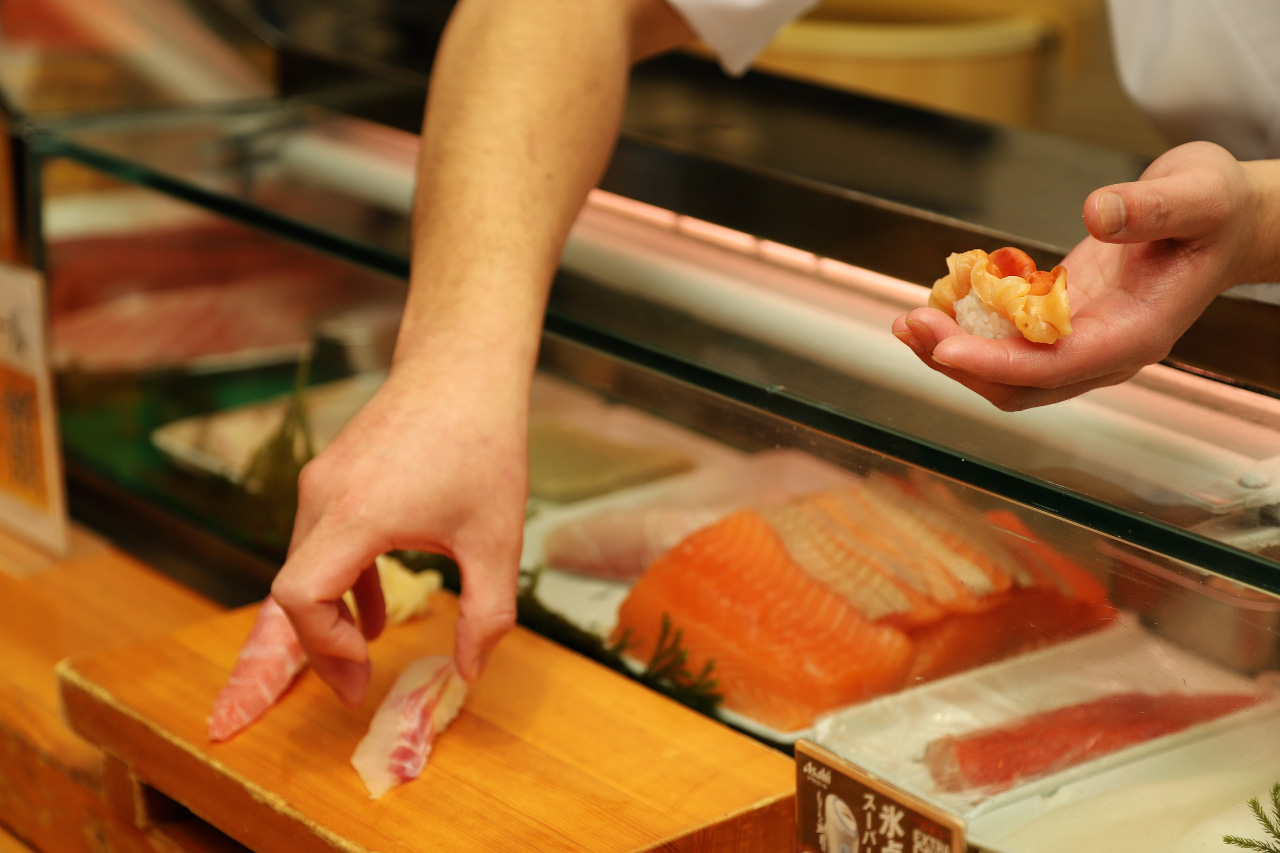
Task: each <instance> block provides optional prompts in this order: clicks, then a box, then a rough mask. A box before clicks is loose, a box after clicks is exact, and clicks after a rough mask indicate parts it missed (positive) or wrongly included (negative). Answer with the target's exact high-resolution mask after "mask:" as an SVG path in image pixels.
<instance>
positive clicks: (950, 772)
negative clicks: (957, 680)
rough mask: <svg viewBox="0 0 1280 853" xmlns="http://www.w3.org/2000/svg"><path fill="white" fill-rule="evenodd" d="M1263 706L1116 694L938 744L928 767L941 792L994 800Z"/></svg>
mask: <svg viewBox="0 0 1280 853" xmlns="http://www.w3.org/2000/svg"><path fill="white" fill-rule="evenodd" d="M1259 701H1261V697H1259V696H1256V695H1252V694H1231V693H1225V694H1213V693H1209V694H1200V695H1188V694H1180V693H1164V694H1151V693H1117V694H1113V695H1110V696H1104V697H1102V698H1100V699H1095V700H1092V701H1089V702H1082V703H1080V704H1078V705H1069V706H1066V707H1063V708H1057V709H1054V710H1052V711H1046V712H1043V713H1040V714H1034V715H1031V716H1029V717H1025V718H1023V719H1020V720H1014V721H1013V722H1011V723H1007V724H1005V725H1002V726H995V727H992V728H985V729H979V730H976V731H973V732H969V733H968V734H964V735H959V736H948V737H943V738H939V739H938V740H935V741H934V742H933V743H931V744H929V746H928V747H927V749H926V750H925V763H926V765H927V766H928V768H929V772H930V773H931V774H932V775H933V778H934V781H935V782H936V783H937V784H938V786H939V787H940V788H942V789H943V790H947V791H962V790H966V789H970V788H977V789H981V790H983V791H985V792H987V793H990V794H995V793H999V792H1000V791H1004V790H1007V789H1009V788H1011V787H1013V786H1014V785H1015V784H1017V783H1019V782H1025V781H1029V780H1031V779H1036V778H1039V777H1041V776H1046V775H1048V774H1050V773H1054V772H1057V771H1060V770H1064V769H1066V768H1068V767H1072V766H1074V765H1077V764H1080V763H1083V762H1085V761H1088V760H1090V759H1093V758H1098V757H1100V756H1103V755H1107V754H1109V753H1112V752H1115V751H1116V750H1119V749H1123V748H1124V747H1128V746H1133V745H1134V744H1138V743H1142V742H1143V741H1147V740H1151V739H1152V738H1157V737H1161V736H1163V735H1168V734H1173V733H1174V732H1178V731H1182V730H1183V729H1186V728H1189V727H1191V726H1193V725H1196V724H1198V723H1204V722H1208V721H1209V720H1212V719H1216V718H1218V717H1221V716H1224V715H1226V714H1230V713H1232V712H1234V711H1239V710H1241V709H1243V708H1248V707H1250V706H1251V705H1255V704H1257V703H1258V702H1259Z"/></svg>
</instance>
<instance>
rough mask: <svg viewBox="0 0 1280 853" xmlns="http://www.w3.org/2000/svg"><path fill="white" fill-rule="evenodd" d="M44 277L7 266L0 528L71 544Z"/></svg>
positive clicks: (0, 368) (1, 313)
mask: <svg viewBox="0 0 1280 853" xmlns="http://www.w3.org/2000/svg"><path fill="white" fill-rule="evenodd" d="M55 421H56V414H55V409H54V403H53V377H52V374H51V371H50V370H49V358H48V329H47V321H46V318H45V296H44V279H43V278H42V277H41V276H40V275H39V274H38V273H36V272H35V271H34V270H30V269H25V268H22V267H15V266H11V265H9V264H3V263H0V526H4V527H6V528H8V529H10V530H12V531H13V532H14V533H16V534H18V535H20V536H24V537H26V538H28V539H31V540H33V541H34V542H36V543H37V544H40V545H43V546H45V547H47V548H49V549H50V550H52V551H54V552H57V553H62V552H65V551H66V549H67V543H68V538H69V536H68V527H69V525H68V522H67V512H66V495H65V493H64V489H63V485H62V465H61V459H60V457H59V454H58V450H59V443H58V433H57V424H56V422H55Z"/></svg>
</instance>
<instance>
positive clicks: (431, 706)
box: [351, 655, 467, 800]
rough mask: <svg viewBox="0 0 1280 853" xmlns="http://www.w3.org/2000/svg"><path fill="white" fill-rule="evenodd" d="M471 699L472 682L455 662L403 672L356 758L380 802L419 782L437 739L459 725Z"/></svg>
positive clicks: (427, 663)
mask: <svg viewBox="0 0 1280 853" xmlns="http://www.w3.org/2000/svg"><path fill="white" fill-rule="evenodd" d="M466 698H467V683H466V681H464V680H463V679H462V676H461V675H459V674H458V670H457V668H456V667H455V666H454V663H453V658H450V657H446V656H444V655H431V656H429V657H424V658H419V659H418V660H416V661H414V662H413V663H411V664H409V665H408V666H407V667H405V668H404V670H403V671H402V672H401V673H400V676H399V677H398V678H397V679H396V681H395V684H393V685H392V686H391V691H390V692H389V693H388V694H387V696H386V698H385V699H383V700H382V704H381V705H379V706H378V710H377V711H375V712H374V715H373V720H372V721H371V722H370V723H369V731H368V732H367V733H366V734H365V736H364V738H363V739H362V740H361V741H360V743H359V744H358V745H357V746H356V751H355V752H354V753H352V755H351V766H352V767H354V768H355V769H356V772H357V773H359V774H360V779H361V781H363V782H364V786H365V788H367V789H368V790H369V796H370V797H371V798H373V799H375V800H376V799H377V798H378V797H381V796H382V795H383V794H385V793H386V792H387V791H390V790H391V789H392V788H394V787H396V786H397V785H400V784H401V783H403V782H408V781H409V780H411V779H416V778H418V776H419V774H421V773H422V769H423V768H424V767H426V765H427V758H428V756H429V755H430V754H431V747H432V745H433V744H434V743H435V739H436V737H438V736H439V735H440V733H441V732H443V731H444V730H445V728H446V727H447V726H448V725H449V724H450V723H451V722H453V719H454V718H455V717H456V716H458V712H459V711H460V710H461V709H462V703H463V702H464V701H465V700H466Z"/></svg>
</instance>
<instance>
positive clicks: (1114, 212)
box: [1084, 143, 1238, 243]
mask: <svg viewBox="0 0 1280 853" xmlns="http://www.w3.org/2000/svg"><path fill="white" fill-rule="evenodd" d="M1206 146H1207V143H1206ZM1183 148H1185V149H1186V150H1185V151H1181V150H1180V151H1179V152H1178V154H1177V155H1175V156H1174V157H1173V158H1171V163H1169V164H1167V165H1165V166H1164V168H1162V169H1161V170H1160V174H1159V176H1157V177H1149V178H1144V179H1142V180H1139V181H1133V182H1131V183H1126V184H1113V185H1112V186H1108V187H1102V188H1100V189H1096V190H1094V191H1093V192H1092V193H1090V194H1089V196H1088V197H1087V198H1086V199H1085V202H1084V223H1085V227H1086V228H1088V229H1089V233H1090V234H1092V235H1093V236H1094V237H1096V238H1097V239H1099V240H1101V241H1103V242H1104V243H1151V242H1155V241H1157V240H1194V239H1198V238H1201V237H1204V236H1206V235H1207V234H1212V233H1214V232H1216V231H1217V230H1218V229H1219V228H1221V227H1222V226H1223V225H1224V224H1225V223H1226V222H1227V220H1228V218H1229V217H1230V216H1231V213H1232V209H1233V201H1232V200H1233V199H1234V198H1235V197H1236V195H1237V194H1238V193H1237V189H1236V188H1235V187H1234V186H1233V184H1232V178H1231V175H1230V173H1229V172H1228V171H1227V170H1224V169H1222V168H1215V165H1218V164H1217V160H1219V159H1221V158H1220V155H1219V153H1218V152H1217V151H1216V150H1214V149H1215V148H1216V147H1215V146H1208V147H1203V146H1202V147H1197V146H1183ZM1224 153H1225V152H1224ZM1225 156H1226V157H1228V158H1229V157H1230V155H1225ZM1192 158H1203V159H1200V160H1196V161H1195V162H1191V161H1192ZM1179 161H1181V162H1183V163H1186V164H1187V165H1184V166H1181V167H1179V166H1178V165H1177V164H1178V162H1179Z"/></svg>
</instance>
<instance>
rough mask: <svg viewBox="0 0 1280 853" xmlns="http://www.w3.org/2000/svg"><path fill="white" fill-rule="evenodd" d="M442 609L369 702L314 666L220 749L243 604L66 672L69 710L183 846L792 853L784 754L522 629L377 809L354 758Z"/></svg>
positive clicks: (111, 790)
mask: <svg viewBox="0 0 1280 853" xmlns="http://www.w3.org/2000/svg"><path fill="white" fill-rule="evenodd" d="M435 602H436V603H435V611H434V612H433V613H432V614H431V615H430V616H428V617H426V618H425V619H422V620H419V621H415V622H411V623H408V624H406V625H401V626H397V627H395V628H392V629H390V630H389V631H388V632H387V633H386V634H385V635H384V636H383V637H381V638H379V639H378V640H377V641H375V643H374V644H373V651H372V655H373V666H374V675H373V679H372V682H371V684H370V690H369V697H368V698H367V699H366V701H365V702H364V704H363V705H361V706H360V707H358V708H348V707H345V706H343V705H342V704H341V703H339V702H338V700H337V699H336V698H334V696H333V695H332V694H331V693H330V692H329V690H328V689H327V688H326V687H325V686H324V685H323V684H322V683H321V682H320V680H319V679H318V678H317V677H316V676H315V675H314V673H310V672H307V673H304V675H303V676H302V677H301V679H300V680H299V681H298V683H296V684H295V685H294V687H293V688H292V689H291V690H290V692H289V693H288V694H286V696H285V697H284V699H283V700H282V701H281V703H280V704H279V705H278V706H277V707H276V708H274V709H273V710H272V712H271V713H270V714H268V715H267V716H266V717H265V718H264V719H263V720H261V721H259V722H258V723H257V724H256V725H255V726H253V727H252V728H250V729H249V730H247V731H245V732H243V733H242V734H241V735H239V736H238V737H237V738H235V739H233V740H232V741H231V742H229V743H226V744H218V745H213V744H209V743H208V742H207V740H206V738H205V726H206V718H207V715H208V712H209V708H210V707H211V705H212V702H213V699H214V696H215V695H216V693H217V691H218V689H219V688H220V687H221V685H222V683H223V681H224V680H225V678H226V675H227V673H228V672H229V670H230V668H231V665H232V663H233V661H234V659H235V656H236V653H237V651H238V649H239V646H240V644H241V642H242V640H243V638H244V636H245V635H246V633H247V632H248V630H249V626H250V625H251V623H252V620H253V617H254V612H255V610H254V608H245V609H242V610H239V611H234V612H230V613H226V614H222V615H219V616H216V617H214V618H211V619H206V620H202V621H200V622H198V623H195V624H192V625H188V626H186V627H183V628H180V629H178V630H176V631H173V632H171V633H169V634H166V635H163V636H160V637H153V638H149V639H146V640H143V641H140V642H135V643H129V644H126V645H123V646H117V647H113V648H109V649H106V650H103V651H98V652H93V653H90V654H87V655H83V656H78V657H75V658H73V659H70V660H67V661H64V662H63V663H62V664H61V665H60V666H59V668H58V675H59V681H60V684H61V696H62V702H63V712H64V716H65V718H66V720H67V721H68V723H69V724H70V726H71V727H72V728H73V729H74V730H75V731H76V732H78V733H79V734H80V735H82V736H83V737H84V738H85V739H87V740H88V741H90V742H92V743H94V744H96V745H98V746H100V747H101V748H102V749H103V750H105V752H106V753H107V754H109V755H110V756H112V759H111V760H110V761H109V762H108V767H109V770H108V772H107V774H106V775H107V779H108V783H107V785H105V788H106V790H107V792H108V794H107V797H108V800H109V801H110V802H111V803H112V810H113V811H114V812H115V813H116V814H123V815H125V816H127V817H128V819H129V820H130V821H132V822H133V824H134V825H136V826H139V827H141V828H144V829H146V828H149V827H150V828H154V827H155V826H157V825H161V824H166V823H171V822H174V816H175V815H176V816H182V817H186V818H190V817H191V816H194V817H195V819H196V820H195V822H194V823H193V822H192V821H191V820H190V819H188V820H185V821H181V822H180V824H181V825H182V826H183V827H184V829H183V833H185V835H184V836H183V838H184V839H189V838H190V837H192V835H193V834H197V833H199V832H200V831H202V830H210V832H209V834H210V835H217V836H218V837H220V838H222V840H223V842H224V843H225V842H226V841H227V840H228V839H229V840H234V841H235V842H238V843H239V844H243V845H245V846H247V847H248V848H251V849H253V850H256V851H291V853H292V851H300V853H305V851H331V850H343V851H372V850H377V851H384V853H394V851H406V853H407V851H419V850H448V851H457V852H458V853H463V852H464V851H473V850H474V851H492V850H502V851H538V853H548V852H549V851H575V853H585V851H618V853H630V851H642V850H643V851H669V852H670V853H681V852H682V851H688V852H689V853H691V852H692V851H700V853H701V852H702V851H705V853H721V851H746V853H752V851H761V853H780V851H789V850H794V848H795V804H794V793H795V778H794V762H793V761H792V760H791V759H790V758H788V757H786V756H784V755H782V754H780V753H778V752H776V751H775V750H772V749H769V748H768V747H765V746H763V745H761V744H758V743H756V742H755V741H752V740H750V739H749V738H746V737H744V736H742V735H739V734H737V733H736V732H733V731H732V730H730V729H728V728H726V727H724V726H721V725H719V724H717V723H715V722H713V721H711V720H708V719H706V718H704V717H702V716H700V715H698V714H696V713H694V712H692V711H690V710H689V709H687V708H684V707H683V706H681V705H679V704H677V703H674V702H672V701H670V700H668V699H665V698H664V697H661V696H659V695H657V694H655V693H653V692H651V691H649V690H647V689H646V688H644V687H642V686H640V685H638V684H636V683H634V682H632V681H630V680H628V679H626V678H624V677H622V676H619V675H618V674H616V673H614V672H611V671H609V670H607V669H605V668H603V667H600V666H598V665H596V664H594V663H592V662H591V661H588V660H587V659H585V658H582V657H580V656H578V655H575V654H573V653H571V652H568V651H566V650H565V649H563V648H561V647H560V646H557V645H555V644H554V643H551V642H549V641H546V640H544V639H543V638H541V637H538V636H537V635H534V634H532V633H529V632H527V631H523V630H520V629H517V630H516V631H515V632H514V633H513V634H512V635H511V636H509V637H508V638H507V639H505V640H504V641H503V643H502V644H501V646H500V647H499V648H498V650H497V651H496V652H495V654H494V655H493V657H492V660H491V662H490V664H489V669H488V672H487V673H486V675H485V677H484V679H483V680H482V681H481V682H480V683H479V684H478V685H476V686H475V688H474V689H473V690H472V693H471V695H470V696H469V698H468V701H467V704H466V706H465V708H464V710H463V712H462V714H461V715H460V716H459V717H458V719H457V720H456V721H455V722H454V724H453V725H452V727H450V729H449V730H448V731H447V732H446V733H445V735H444V736H443V737H441V738H440V740H439V741H438V742H437V745H436V748H435V750H434V751H433V753H432V755H431V759H430V763H429V764H428V766H427V769H426V771H425V772H424V774H423V776H422V777H421V778H420V779H418V780H415V781H413V782H411V783H408V784H406V785H402V786H401V787H399V788H397V789H394V790H393V791H391V792H389V793H388V794H386V795H384V796H383V797H382V798H381V799H379V800H376V801H375V800H371V799H370V798H369V797H368V794H367V792H366V791H365V790H364V788H363V786H362V784H361V782H360V780H359V777H358V776H357V775H356V773H355V771H354V770H353V769H352V768H351V766H350V764H349V757H350V755H351V752H352V750H353V749H354V748H355V745H356V743H357V742H358V741H359V739H360V738H361V737H362V736H363V734H364V732H365V729H366V727H367V725H368V721H369V718H370V717H371V716H372V713H373V710H374V708H375V707H376V704H377V702H378V700H379V699H380V698H381V697H382V696H383V695H385V693H386V691H387V690H388V689H389V687H390V684H391V681H392V680H393V679H394V677H395V675H396V674H397V673H398V672H399V671H400V669H401V668H403V667H404V666H405V665H407V664H408V663H409V662H410V661H412V660H413V659H415V658H416V657H418V656H421V655H424V654H431V653H448V652H449V651H450V650H451V648H452V635H453V625H454V620H455V619H456V615H457V604H456V601H455V599H453V598H452V597H451V596H448V595H447V594H441V595H439V596H437V597H436V599H435ZM195 826H199V827H200V828H201V829H195V828H193V827H195ZM213 830H216V832H212V831H213ZM166 834H167V836H168V837H174V836H175V833H174V832H173V831H169V832H167V833H166ZM184 843H186V842H184ZM190 843H204V840H200V839H198V840H197V841H196V842H190Z"/></svg>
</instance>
